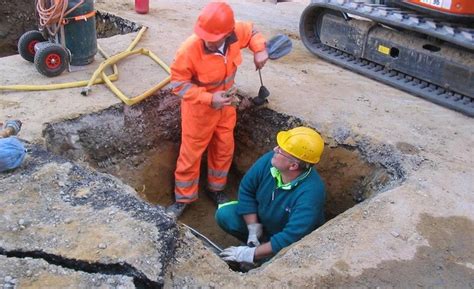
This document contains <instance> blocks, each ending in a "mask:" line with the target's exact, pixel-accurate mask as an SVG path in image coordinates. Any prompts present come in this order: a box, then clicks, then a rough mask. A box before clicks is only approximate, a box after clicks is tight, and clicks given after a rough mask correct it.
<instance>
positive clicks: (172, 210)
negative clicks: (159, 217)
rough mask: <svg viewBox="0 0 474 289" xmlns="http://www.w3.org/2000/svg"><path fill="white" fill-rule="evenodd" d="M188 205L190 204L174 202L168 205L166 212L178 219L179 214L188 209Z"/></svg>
mask: <svg viewBox="0 0 474 289" xmlns="http://www.w3.org/2000/svg"><path fill="white" fill-rule="evenodd" d="M187 205H188V204H186V203H178V202H175V203H174V204H172V205H171V206H168V207H167V208H166V211H165V213H166V214H167V215H168V216H170V217H173V218H175V219H177V218H179V216H181V214H183V212H184V209H186V207H187Z"/></svg>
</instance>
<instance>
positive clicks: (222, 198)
mask: <svg viewBox="0 0 474 289" xmlns="http://www.w3.org/2000/svg"><path fill="white" fill-rule="evenodd" d="M207 195H208V196H209V198H211V200H212V201H213V202H214V203H215V204H216V205H217V206H219V205H221V204H225V203H227V202H229V201H230V199H229V197H228V196H227V194H226V193H224V192H222V191H221V192H212V191H207Z"/></svg>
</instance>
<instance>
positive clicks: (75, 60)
mask: <svg viewBox="0 0 474 289" xmlns="http://www.w3.org/2000/svg"><path fill="white" fill-rule="evenodd" d="M36 13H37V16H38V22H39V30H32V31H28V32H26V33H25V34H23V35H22V36H21V37H20V39H19V41H18V52H19V53H20V55H21V57H23V59H25V60H27V61H29V62H33V63H34V64H35V67H36V69H37V70H38V72H39V73H41V74H43V75H45V76H48V77H53V76H57V75H60V74H61V73H62V72H63V71H64V70H65V69H66V68H68V70H69V71H70V66H71V65H76V66H82V65H86V64H89V63H91V62H93V61H94V55H95V54H96V53H97V36H96V27H95V13H96V11H95V10H94V0H36Z"/></svg>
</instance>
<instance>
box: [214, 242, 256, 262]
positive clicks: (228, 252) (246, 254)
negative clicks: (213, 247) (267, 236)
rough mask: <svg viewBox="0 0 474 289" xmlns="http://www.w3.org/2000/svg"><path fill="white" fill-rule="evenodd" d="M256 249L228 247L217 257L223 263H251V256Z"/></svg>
mask: <svg viewBox="0 0 474 289" xmlns="http://www.w3.org/2000/svg"><path fill="white" fill-rule="evenodd" d="M256 249H257V248H255V247H254V248H250V247H247V246H239V247H229V248H227V249H225V250H223V251H222V252H221V253H220V254H219V255H220V256H221V257H222V259H223V260H224V261H234V262H239V263H253V256H254V255H255V250H256Z"/></svg>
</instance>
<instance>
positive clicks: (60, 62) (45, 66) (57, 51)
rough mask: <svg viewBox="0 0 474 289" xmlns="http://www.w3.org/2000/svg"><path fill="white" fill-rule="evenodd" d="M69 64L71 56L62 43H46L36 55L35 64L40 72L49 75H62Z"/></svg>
mask: <svg viewBox="0 0 474 289" xmlns="http://www.w3.org/2000/svg"><path fill="white" fill-rule="evenodd" d="M68 65H69V56H68V53H67V51H66V49H64V47H62V46H61V45H60V44H57V43H46V44H44V46H42V47H41V48H40V49H39V50H38V52H37V53H36V55H35V66H36V69H37V70H38V72H39V73H41V74H43V75H46V76H48V77H53V76H58V75H60V74H61V73H62V72H63V71H64V70H65V69H66V68H67V67H68Z"/></svg>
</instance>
